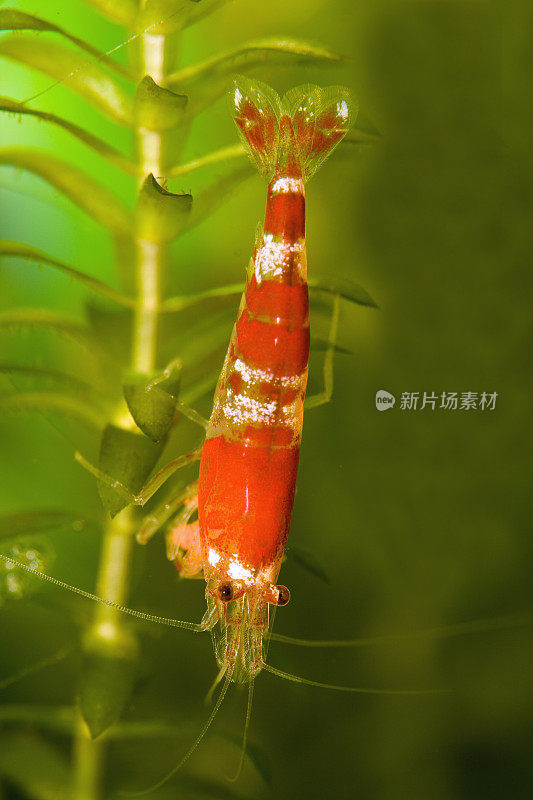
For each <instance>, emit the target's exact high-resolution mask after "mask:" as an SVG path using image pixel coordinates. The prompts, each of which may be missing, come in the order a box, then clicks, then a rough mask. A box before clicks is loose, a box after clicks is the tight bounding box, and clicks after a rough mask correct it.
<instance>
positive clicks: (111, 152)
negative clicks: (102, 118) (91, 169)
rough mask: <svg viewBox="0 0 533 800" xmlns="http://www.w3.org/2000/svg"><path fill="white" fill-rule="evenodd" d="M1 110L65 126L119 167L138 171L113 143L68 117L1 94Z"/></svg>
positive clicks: (134, 171) (128, 170)
mask: <svg viewBox="0 0 533 800" xmlns="http://www.w3.org/2000/svg"><path fill="white" fill-rule="evenodd" d="M0 111H6V112H7V113H8V114H26V115H27V116H31V117H36V118H37V119H42V120H44V121H45V122H51V123H52V125H58V126H59V127H60V128H63V129H64V130H66V131H68V132H69V133H71V134H72V135H73V136H75V137H76V138H77V139H79V140H80V141H81V142H83V143H84V144H86V145H87V146H88V147H90V148H91V149H92V150H94V151H95V152H96V153H98V154H99V155H101V156H102V157H103V158H105V159H107V161H109V162H110V163H111V164H114V165H115V166H116V167H118V168H119V169H122V170H124V171H125V172H127V173H129V174H132V175H133V174H135V173H136V166H135V164H134V163H133V161H131V159H129V158H128V157H127V156H125V155H124V154H123V153H121V152H120V151H119V150H116V149H115V148H114V147H111V145H109V144H107V142H104V140H103V139H99V138H98V137H97V136H93V134H92V133H89V131H86V130H85V129H84V128H80V126H79V125H74V123H72V122H69V121H68V120H67V119H63V118H62V117H58V116H56V115H55V114H49V113H48V112H46V111H38V110H37V109H34V108H29V107H28V106H25V105H24V104H23V103H19V102H17V101H16V100H13V99H12V98H11V97H3V96H1V95H0Z"/></svg>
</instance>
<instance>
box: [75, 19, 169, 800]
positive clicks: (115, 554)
mask: <svg viewBox="0 0 533 800" xmlns="http://www.w3.org/2000/svg"><path fill="white" fill-rule="evenodd" d="M167 49H168V37H166V36H163V35H152V34H143V36H142V37H141V46H140V74H141V76H144V75H150V76H151V77H152V78H153V79H154V81H155V82H156V83H159V84H161V83H164V79H165V72H166V60H167ZM165 135H166V134H162V133H158V132H155V131H151V130H148V129H147V128H144V127H143V126H142V120H138V121H137V128H136V130H135V136H136V147H137V154H138V176H139V184H140V183H142V181H143V180H144V178H145V177H146V176H147V175H148V174H149V173H150V172H151V173H152V174H153V175H154V176H155V177H156V178H157V177H158V176H160V175H162V174H163V169H164V157H165V156H164V154H165V147H166V143H165V139H164V137H165ZM135 252H136V295H137V304H136V310H135V314H134V320H133V344H132V354H131V368H132V370H133V371H134V372H142V373H150V372H152V371H153V370H154V369H155V368H156V366H157V361H156V358H157V328H158V306H159V300H160V291H161V271H162V268H163V264H164V261H165V258H166V253H165V246H164V245H162V244H159V243H156V242H151V241H147V240H143V239H140V238H139V239H137V240H136V241H135ZM113 422H114V424H117V425H122V426H125V427H128V426H130V425H132V424H133V421H132V420H131V417H130V416H129V413H127V411H125V408H124V406H123V405H122V404H121V405H120V406H119V407H118V408H117V410H116V414H115V417H114V419H113ZM135 522H136V515H135V509H134V508H133V507H132V506H128V507H127V508H125V509H124V510H123V511H121V512H120V513H119V514H117V516H116V517H114V518H113V519H112V520H110V521H109V523H108V524H107V526H106V528H105V530H104V536H103V541H102V547H101V555H100V563H99V568H98V577H97V586H96V592H97V594H98V595H99V596H100V597H103V598H104V599H106V600H111V601H112V602H114V603H117V604H121V605H122V604H125V603H126V602H127V598H128V591H129V580H130V567H131V557H132V549H133V544H134V532H135ZM122 627H123V623H122V620H121V618H120V614H119V612H117V611H116V610H115V609H113V608H109V607H107V606H98V608H97V610H96V613H95V619H94V622H93V626H92V629H91V631H90V634H91V636H92V637H94V636H97V637H101V638H102V639H103V640H105V643H106V646H107V647H108V648H109V646H111V647H112V646H113V642H114V643H115V644H116V648H117V651H119V650H120V648H121V645H122V644H123V640H124V636H123V631H122ZM93 640H94V639H93ZM103 747H104V745H103V743H102V742H100V741H94V740H93V739H91V737H90V734H89V731H88V729H87V726H86V724H85V722H84V721H83V719H82V718H81V715H80V718H79V720H78V724H77V730H76V735H75V741H74V753H73V760H74V769H73V800H98V798H99V797H100V786H101V772H102V766H103V757H104V752H103Z"/></svg>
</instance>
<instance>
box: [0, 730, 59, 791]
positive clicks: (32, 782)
mask: <svg viewBox="0 0 533 800" xmlns="http://www.w3.org/2000/svg"><path fill="white" fill-rule="evenodd" d="M0 774H1V775H2V776H3V777H5V778H7V779H8V780H9V781H11V783H14V784H15V786H17V787H18V788H19V789H21V790H22V791H23V792H24V794H25V796H28V797H31V798H32V800H68V798H69V797H70V790H69V785H70V769H69V766H68V764H67V761H66V759H65V758H64V756H63V755H62V753H60V751H59V750H58V749H56V748H55V747H53V746H52V745H51V744H50V743H49V742H47V741H45V740H44V739H42V738H41V737H39V736H36V735H35V734H34V733H28V732H23V733H18V732H13V731H10V732H9V733H8V734H6V735H3V736H1V737H0Z"/></svg>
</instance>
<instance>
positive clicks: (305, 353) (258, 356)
mask: <svg viewBox="0 0 533 800" xmlns="http://www.w3.org/2000/svg"><path fill="white" fill-rule="evenodd" d="M236 332H237V345H238V350H239V355H240V356H241V358H242V359H243V360H244V361H245V362H246V363H247V364H250V366H252V367H256V368H259V369H264V370H269V371H270V372H272V374H273V375H274V376H275V377H281V376H284V375H300V374H301V373H302V372H303V371H304V369H305V368H306V366H307V361H308V359H309V338H310V337H309V326H308V325H304V326H302V327H298V328H295V329H293V330H291V329H290V328H289V327H288V326H287V325H286V324H283V323H281V322H280V323H278V324H272V323H269V322H260V321H258V320H256V319H253V318H252V317H251V316H250V314H249V313H248V312H247V311H243V313H242V314H241V316H240V317H239V320H238V322H237V326H236Z"/></svg>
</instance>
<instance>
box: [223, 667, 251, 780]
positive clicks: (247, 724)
mask: <svg viewBox="0 0 533 800" xmlns="http://www.w3.org/2000/svg"><path fill="white" fill-rule="evenodd" d="M253 698H254V680H253V678H251V679H250V681H249V683H248V702H247V705H246V719H245V722H244V732H243V735H242V747H241V756H240V758H239V763H238V765H237V772H236V773H235V775H234V776H233V778H228V780H230V781H231V782H232V783H235V782H236V781H238V780H239V777H240V775H241V772H242V766H243V764H244V757H245V756H246V742H247V741H248V729H249V727H250V719H251V717H252V702H253Z"/></svg>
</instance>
